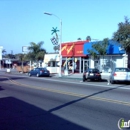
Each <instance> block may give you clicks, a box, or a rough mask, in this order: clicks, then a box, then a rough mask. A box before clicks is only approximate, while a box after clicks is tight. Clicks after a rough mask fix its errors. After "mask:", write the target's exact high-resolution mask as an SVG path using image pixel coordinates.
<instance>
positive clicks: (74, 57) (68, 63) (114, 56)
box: [43, 41, 128, 73]
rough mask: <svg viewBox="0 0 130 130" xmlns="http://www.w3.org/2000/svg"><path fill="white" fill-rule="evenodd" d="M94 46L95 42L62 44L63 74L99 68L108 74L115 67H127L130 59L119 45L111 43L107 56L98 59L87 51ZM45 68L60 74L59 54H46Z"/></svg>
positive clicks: (99, 56) (100, 56)
mask: <svg viewBox="0 0 130 130" xmlns="http://www.w3.org/2000/svg"><path fill="white" fill-rule="evenodd" d="M92 44H94V42H88V41H75V42H66V43H62V45H61V47H62V49H61V55H62V65H61V68H62V72H63V73H64V72H65V70H67V71H68V72H69V73H83V72H84V71H85V70H87V69H88V68H98V69H99V70H100V71H102V72H106V73H108V72H109V71H111V70H113V69H114V68H115V67H127V65H128V57H127V55H126V54H125V50H124V49H123V48H122V47H121V45H120V44H119V43H117V42H115V41H109V45H108V48H107V50H106V52H107V55H105V56H102V55H98V57H97V58H96V59H95V58H93V57H92V56H91V55H90V54H89V53H88V51H87V50H88V49H93V48H92ZM43 66H46V67H47V68H48V69H49V70H50V72H51V73H59V53H57V54H46V55H45V58H44V65H43Z"/></svg>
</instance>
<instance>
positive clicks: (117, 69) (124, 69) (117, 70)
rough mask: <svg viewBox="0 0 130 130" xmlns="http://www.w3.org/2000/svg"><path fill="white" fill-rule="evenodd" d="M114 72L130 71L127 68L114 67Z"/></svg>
mask: <svg viewBox="0 0 130 130" xmlns="http://www.w3.org/2000/svg"><path fill="white" fill-rule="evenodd" d="M115 71H116V72H130V69H129V68H116V69H115Z"/></svg>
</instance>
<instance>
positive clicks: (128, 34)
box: [113, 16, 130, 53]
mask: <svg viewBox="0 0 130 130" xmlns="http://www.w3.org/2000/svg"><path fill="white" fill-rule="evenodd" d="M124 19H125V21H124V22H120V23H119V24H118V30H117V31H116V32H114V34H113V39H114V40H116V41H118V42H119V43H121V44H122V47H123V48H124V49H125V50H126V52H127V53H128V52H129V50H130V21H129V19H128V18H127V17H126V16H125V18H124Z"/></svg>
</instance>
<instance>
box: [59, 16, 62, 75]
mask: <svg viewBox="0 0 130 130" xmlns="http://www.w3.org/2000/svg"><path fill="white" fill-rule="evenodd" d="M61 44H62V20H61V19H60V50H59V60H60V66H59V77H61V66H62V55H61Z"/></svg>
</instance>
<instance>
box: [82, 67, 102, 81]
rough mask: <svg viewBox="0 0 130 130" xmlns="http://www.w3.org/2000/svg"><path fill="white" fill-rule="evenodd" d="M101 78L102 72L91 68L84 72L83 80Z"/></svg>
mask: <svg viewBox="0 0 130 130" xmlns="http://www.w3.org/2000/svg"><path fill="white" fill-rule="evenodd" d="M88 79H90V80H98V81H99V80H101V72H100V71H99V70H98V69H95V68H89V69H88V70H86V71H85V72H84V73H83V81H86V80H88Z"/></svg>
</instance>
